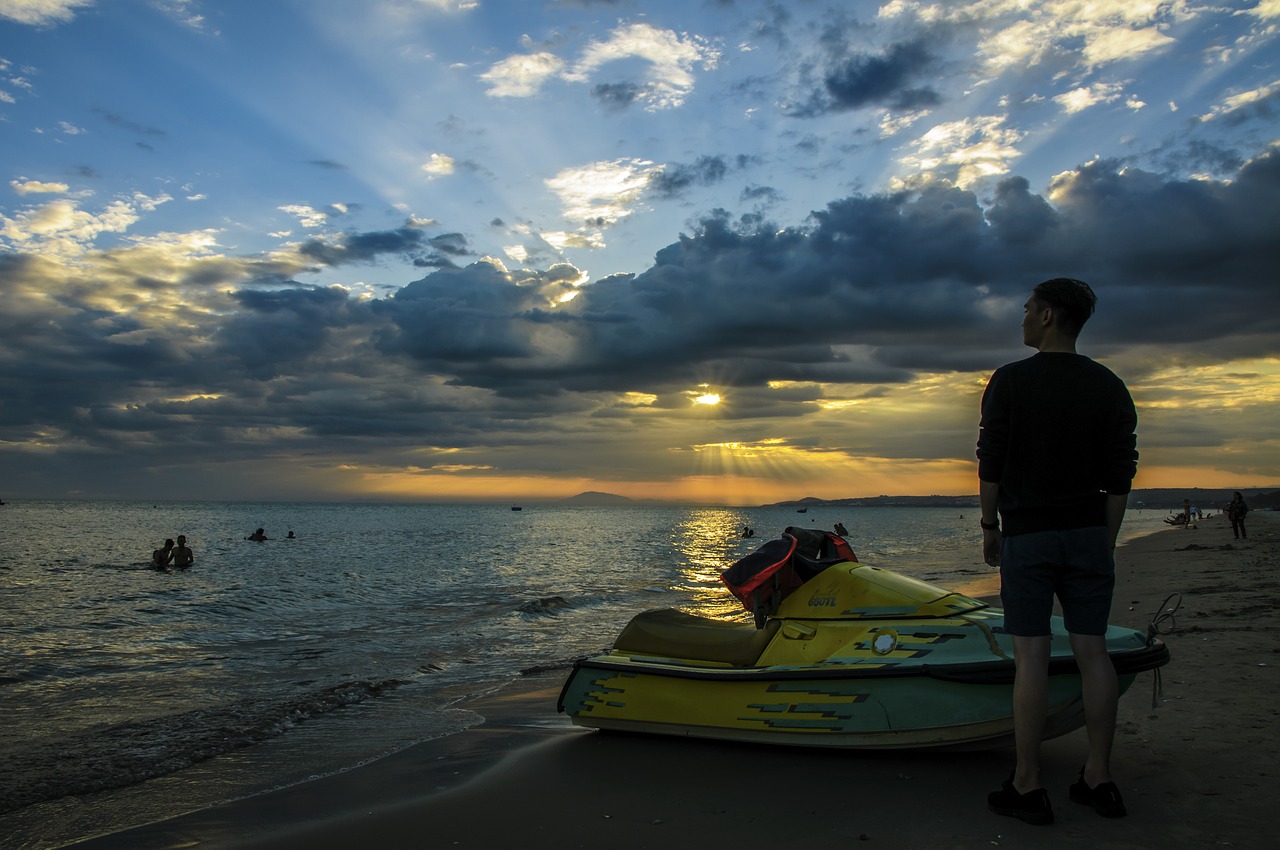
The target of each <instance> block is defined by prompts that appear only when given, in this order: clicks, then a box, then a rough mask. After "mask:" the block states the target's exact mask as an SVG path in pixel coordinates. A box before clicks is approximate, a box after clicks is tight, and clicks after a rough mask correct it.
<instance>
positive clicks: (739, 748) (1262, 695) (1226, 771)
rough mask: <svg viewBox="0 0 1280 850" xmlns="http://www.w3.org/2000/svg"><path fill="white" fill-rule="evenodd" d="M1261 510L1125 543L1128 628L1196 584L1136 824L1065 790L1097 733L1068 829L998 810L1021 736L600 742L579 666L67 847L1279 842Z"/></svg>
mask: <svg viewBox="0 0 1280 850" xmlns="http://www.w3.org/2000/svg"><path fill="white" fill-rule="evenodd" d="M1249 521H1250V526H1251V532H1252V533H1253V535H1254V536H1253V537H1252V538H1251V539H1250V540H1249V541H1248V542H1247V543H1246V542H1243V541H1242V542H1240V543H1237V542H1235V541H1233V540H1232V539H1231V532H1230V528H1229V526H1228V525H1227V523H1226V520H1225V518H1222V517H1210V518H1208V519H1206V520H1203V521H1201V522H1200V523H1198V525H1197V527H1193V528H1190V529H1181V528H1173V527H1170V528H1165V529H1158V530H1156V531H1154V532H1152V533H1150V534H1147V535H1145V536H1142V537H1138V538H1136V539H1133V540H1130V541H1128V542H1127V543H1125V544H1124V545H1122V546H1121V547H1120V548H1119V549H1118V550H1117V586H1116V595H1115V605H1114V607H1113V612H1112V617H1111V621H1112V622H1113V623H1116V624H1119V625H1125V626H1130V627H1134V628H1144V627H1145V626H1146V624H1147V621H1148V620H1149V619H1150V618H1151V617H1152V616H1154V615H1155V614H1156V613H1157V612H1159V611H1160V609H1161V606H1162V605H1164V604H1165V601H1166V599H1167V597H1168V596H1169V594H1171V593H1174V592H1178V593H1181V595H1182V602H1181V608H1180V609H1179V610H1178V612H1177V613H1176V615H1175V617H1174V620H1176V623H1177V628H1176V629H1175V630H1174V631H1173V632H1172V633H1170V634H1168V635H1166V636H1165V640H1166V642H1167V643H1168V644H1169V646H1170V650H1171V652H1172V655H1173V660H1172V662H1171V663H1170V665H1169V666H1168V667H1166V668H1165V669H1164V671H1163V676H1162V679H1163V697H1162V698H1161V699H1160V704H1159V708H1158V709H1156V710H1154V711H1153V710H1152V707H1151V706H1152V695H1153V688H1154V677H1153V675H1152V674H1149V673H1147V674H1142V675H1141V676H1140V677H1139V679H1138V681H1137V682H1136V683H1135V685H1134V687H1133V688H1132V689H1131V690H1130V692H1129V693H1128V694H1126V695H1125V696H1124V697H1123V698H1122V699H1121V703H1120V716H1119V723H1118V730H1117V737H1116V758H1115V773H1116V779H1117V782H1118V784H1119V785H1120V787H1121V789H1122V791H1123V792H1124V794H1125V798H1126V802H1127V803H1128V804H1129V809H1130V812H1131V814H1130V816H1129V817H1128V818H1125V819H1122V820H1117V821H1106V820H1103V819H1101V818H1098V817H1097V816H1096V815H1094V813H1093V812H1092V811H1091V810H1089V809H1087V808H1085V807H1081V806H1075V805H1073V804H1071V803H1070V802H1069V801H1068V800H1067V799H1066V787H1067V785H1069V784H1070V783H1071V782H1072V781H1073V780H1074V779H1075V772H1076V770H1077V769H1078V767H1079V765H1080V764H1081V763H1082V762H1083V754H1084V751H1085V740H1084V731H1083V730H1079V731H1077V732H1074V733H1071V734H1070V735H1066V736H1063V737H1062V738H1058V739H1055V740H1053V741H1049V742H1046V744H1045V745H1044V762H1045V768H1044V780H1045V783H1046V786H1047V787H1048V788H1049V790H1050V795H1051V797H1052V799H1053V802H1054V808H1055V812H1056V814H1057V816H1058V822H1057V823H1056V824H1055V825H1053V826H1050V827H1031V826H1028V825H1026V824H1022V823H1021V822H1018V821H1016V820H1014V819H1010V818H1001V817H998V816H996V815H993V814H990V813H989V812H987V811H986V807H985V794H986V792H987V791H989V790H992V789H994V788H995V787H997V786H998V785H999V783H1000V781H1001V779H1003V777H1004V775H1006V774H1007V771H1008V767H1009V764H1010V762H1011V759H1012V751H1011V750H1007V749H1004V750H991V751H983V752H978V753H964V754H941V753H933V752H928V751H906V752H901V751H900V752H876V753H869V752H850V751H835V750H821V749H810V748H798V747H782V746H768V745H747V744H738V743H733V742H717V741H703V740H696V739H683V738H667V737H662V736H641V735H619V734H601V733H598V732H593V731H589V730H584V729H578V728H576V727H573V726H571V725H570V724H569V722H568V721H567V719H566V718H564V717H563V715H557V714H556V712H555V699H556V695H557V693H558V690H559V687H560V685H561V684H562V682H563V679H564V676H565V675H566V673H567V670H563V671H552V672H549V673H542V674H539V675H537V676H533V677H528V678H526V679H523V680H521V681H519V682H517V683H514V684H513V685H512V686H510V687H509V688H507V689H506V690H504V691H501V692H498V693H496V694H493V695H490V696H489V697H486V698H482V699H479V700H476V701H474V702H472V703H467V704H465V705H464V706H462V707H463V708H467V709H470V710H473V711H475V712H477V713H478V714H480V715H482V716H483V717H484V718H485V721H484V722H483V723H482V724H481V725H478V726H474V727H472V728H470V729H467V730H466V731H464V732H461V733H458V734H455V735H449V736H446V737H444V738H439V739H435V740H432V741H427V742H424V743H420V744H416V745H414V746H412V747H409V748H407V749H405V750H402V751H400V752H398V753H395V754H392V755H390V756H387V757H385V758H382V759H379V760H377V761H375V762H372V763H370V764H367V765H364V766H361V767H357V768H354V769H352V770H348V771H346V772H343V773H340V774H336V775H333V776H329V777H324V778H320V779H316V780H312V781H308V782H306V783H303V784H300V785H295V786H292V787H289V788H284V789H281V790H278V791H274V792H271V793H268V794H262V795H258V796H254V797H249V798H246V799H243V800H238V801H235V802H231V803H226V804H222V805H218V806H214V807H211V808H208V809H202V810H200V811H196V812H192V813H189V814H186V815H182V816H179V817H176V818H172V819H169V820H165V821H161V822H158V823H154V824H150V825H147V826H142V827H137V828H133V829H128V830H124V831H121V832H115V833H112V834H109V835H105V836H102V837H99V838H95V839H90V840H88V841H83V842H81V843H78V844H74V845H68V846H75V847H77V848H85V850H115V848H131V850H132V848H139V849H140V850H146V848H171V847H178V846H190V845H193V844H198V845H199V846H201V847H205V848H261V850H283V848H295V847H296V848H302V847H306V848H318V850H327V848H335V850H336V848H339V847H344V846H348V845H350V844H351V843H353V842H356V843H359V842H363V843H368V844H373V845H376V846H379V847H411V846H418V845H419V844H421V843H425V842H428V841H429V842H430V843H431V844H432V845H433V846H434V845H439V846H460V847H494V846H506V845H509V844H512V843H515V842H516V841H518V842H519V843H520V844H521V845H522V846H525V847H535V848H536V847H544V846H545V847H552V846H555V847H558V848H559V847H566V846H568V847H577V846H597V845H598V844H601V843H603V844H607V845H608V846H611V847H635V848H641V847H684V846H689V847H692V846H695V845H698V846H701V845H703V844H705V843H708V842H721V841H723V842H726V843H731V842H733V841H735V840H736V839H742V840H746V839H749V838H756V839H759V838H761V837H764V838H766V839H771V838H777V839H787V838H791V839H794V838H795V837H796V836H803V837H804V838H805V839H807V840H811V839H817V840H819V841H823V840H828V841H866V842H870V844H869V846H876V847H893V848H897V847H902V848H914V847H921V848H924V847H929V848H964V849H965V850H967V849H968V848H978V847H991V846H993V845H998V846H1004V847H1047V848H1057V847H1063V848H1065V847H1068V846H1075V845H1076V844H1078V843H1079V842H1080V841H1081V840H1086V841H1089V842H1091V843H1093V844H1094V845H1095V846H1096V847H1097V848H1102V849H1103V850H1121V848H1124V849H1125V850H1127V848H1138V847H1144V848H1145V847H1150V846H1155V845H1157V844H1162V843H1165V842H1168V843H1169V844H1170V846H1214V845H1221V846H1233V847H1262V846H1271V845H1272V840H1273V836H1274V831H1275V822H1274V816H1273V814H1272V811H1273V809H1274V806H1273V805H1272V802H1271V801H1272V800H1274V799H1275V798H1276V797H1277V794H1278V793H1280V780H1277V778H1276V771H1275V770H1274V768H1273V767H1272V765H1271V761H1273V755H1272V754H1273V753H1274V738H1273V735H1272V731H1271V730H1272V729H1274V725H1275V721H1276V719H1277V715H1278V714H1280V711H1278V710H1277V708H1276V707H1275V705H1274V704H1273V700H1274V696H1275V695H1276V694H1277V693H1280V688H1277V685H1278V684H1280V682H1278V681H1277V675H1276V671H1277V665H1280V658H1277V654H1278V653H1280V627H1277V626H1276V625H1274V624H1273V623H1272V621H1271V618H1270V617H1269V616H1268V615H1269V614H1270V612H1271V611H1272V610H1274V609H1275V607H1276V603H1277V602H1280V581H1278V580H1277V569H1280V546H1278V545H1277V531H1280V517H1277V515H1276V514H1275V513H1273V512H1262V513H1259V512H1255V513H1252V514H1250V517H1249ZM976 545H977V543H976V541H975V547H976ZM1215 649H1216V650H1219V651H1218V652H1216V653H1215V652H1213V650H1215ZM926 814H927V817H924V816H922V815H926Z"/></svg>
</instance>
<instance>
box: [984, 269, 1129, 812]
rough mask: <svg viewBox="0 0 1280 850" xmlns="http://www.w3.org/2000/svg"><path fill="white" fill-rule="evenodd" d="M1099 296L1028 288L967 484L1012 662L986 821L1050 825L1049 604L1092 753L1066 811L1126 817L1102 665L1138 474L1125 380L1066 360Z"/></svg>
mask: <svg viewBox="0 0 1280 850" xmlns="http://www.w3.org/2000/svg"><path fill="white" fill-rule="evenodd" d="M1096 304H1097V296H1095V295H1094V293H1093V290H1092V289H1090V288H1089V285H1088V284H1086V283H1084V282H1083V281H1079V280H1074V279H1070V278H1056V279H1054V280H1048V281H1045V282H1043V283H1041V284H1039V285H1038V286H1036V288H1035V290H1034V292H1033V293H1032V295H1031V297H1030V298H1029V299H1027V303H1026V305H1025V315H1024V317H1023V320H1022V341H1023V343H1024V344H1025V345H1027V346H1030V347H1031V348H1034V349H1036V351H1037V353H1036V354H1034V355H1033V356H1031V357H1029V358H1027V359H1025V360H1020V361H1017V362H1016V363H1010V364H1007V365H1005V366H1001V367H1000V368H999V369H997V370H996V372H995V374H993V375H992V376H991V380H990V382H989V383H988V384H987V389H986V391H985V392H984V393H983V396H982V422H981V428H980V436H979V438H978V479H979V481H978V484H979V491H978V492H979V496H980V501H981V503H982V515H981V518H980V520H979V525H981V527H982V552H983V558H984V559H985V560H986V562H987V563H988V564H990V565H991V566H998V567H999V568H1000V597H1001V601H1002V603H1003V605H1004V613H1005V628H1006V630H1007V631H1008V632H1009V633H1010V634H1011V635H1012V636H1013V648H1014V658H1015V662H1016V666H1015V672H1014V684H1013V727H1014V744H1015V751H1016V757H1017V764H1016V767H1015V768H1014V771H1013V773H1012V774H1011V775H1010V776H1009V778H1008V779H1007V780H1006V781H1005V782H1004V784H1003V786H1001V788H1000V790H999V791H993V792H992V793H991V794H990V795H988V797H987V808H988V809H990V810H991V811H993V812H995V813H996V814H1000V815H1009V816H1012V817H1016V818H1018V819H1020V820H1022V821H1024V822H1026V823H1032V824H1047V823H1052V822H1053V807H1052V805H1051V803H1050V802H1049V795H1048V793H1047V792H1046V791H1045V789H1044V788H1043V787H1042V786H1041V784H1040V740H1041V738H1042V737H1043V736H1044V726H1045V716H1046V713H1047V709H1048V700H1049V660H1050V657H1051V655H1052V641H1053V638H1052V637H1051V620H1050V617H1051V614H1052V612H1053V603H1054V596H1055V595H1056V596H1057V597H1058V600H1059V601H1060V602H1061V604H1062V610H1063V619H1064V620H1065V623H1066V628H1067V632H1068V636H1069V637H1070V642H1071V650H1072V653H1073V654H1074V656H1075V660H1076V664H1077V666H1078V667H1079V670H1080V680H1081V688H1082V691H1083V704H1084V714H1085V725H1086V726H1087V727H1088V732H1089V736H1088V738H1089V753H1088V757H1087V759H1086V761H1085V764H1084V767H1083V768H1081V770H1080V779H1079V781H1078V782H1076V783H1075V784H1073V785H1072V786H1071V788H1070V798H1071V800H1072V801H1074V802H1077V803H1081V804H1084V805H1089V806H1092V807H1093V809H1094V810H1095V811H1096V812H1097V813H1098V814H1099V815H1102V816H1104V817H1120V816H1122V815H1124V814H1125V807H1124V802H1123V800H1122V799H1121V796H1120V791H1119V789H1118V788H1117V787H1116V784H1115V782H1113V781H1112V778H1111V748H1112V744H1113V742H1114V740H1115V728H1116V708H1117V702H1118V700H1119V688H1118V683H1117V679H1116V671H1115V667H1114V666H1113V664H1112V663H1111V659H1110V657H1109V656H1108V655H1107V644H1106V631H1107V620H1108V619H1110V615H1111V597H1112V594H1113V592H1114V590H1115V553H1114V551H1113V550H1114V549H1115V545H1116V538H1117V536H1118V535H1119V533H1120V524H1121V523H1122V522H1123V520H1124V513H1125V508H1126V506H1127V504H1128V499H1129V492H1130V488H1131V487H1132V483H1133V477H1134V474H1135V473H1136V472H1137V464H1138V452H1137V450H1136V448H1135V446H1136V442H1137V441H1136V437H1135V431H1136V429H1137V423H1138V417H1137V413H1136V411H1135V410H1134V406H1133V399H1132V397H1131V396H1130V395H1129V390H1128V388H1127V387H1125V385H1124V382H1123V381H1121V380H1120V378H1118V377H1117V376H1116V375H1115V374H1114V373H1112V372H1111V370H1109V369H1107V368H1106V367H1105V366H1102V365H1101V364H1099V363H1096V362H1094V361H1093V360H1091V359H1089V358H1088V357H1085V356H1084V355H1081V354H1078V353H1077V352H1076V338H1077V337H1078V336H1079V334H1080V330H1081V328H1083V327H1084V324H1085V322H1086V321H1088V319H1089V317H1090V316H1091V315H1092V314H1093V310H1094V306H1095V305H1096Z"/></svg>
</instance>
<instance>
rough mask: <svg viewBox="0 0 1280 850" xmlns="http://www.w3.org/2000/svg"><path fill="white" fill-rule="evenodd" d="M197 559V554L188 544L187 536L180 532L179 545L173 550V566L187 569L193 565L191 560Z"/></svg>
mask: <svg viewBox="0 0 1280 850" xmlns="http://www.w3.org/2000/svg"><path fill="white" fill-rule="evenodd" d="M195 559H196V556H195V554H194V553H193V552H192V551H191V547H190V546H188V545H187V538H186V537H185V536H184V535H181V534H179V535H178V546H177V548H176V549H174V550H173V566H174V567H175V568H177V569H180V570H185V569H186V568H187V567H189V566H191V562H192V561H194V560H195Z"/></svg>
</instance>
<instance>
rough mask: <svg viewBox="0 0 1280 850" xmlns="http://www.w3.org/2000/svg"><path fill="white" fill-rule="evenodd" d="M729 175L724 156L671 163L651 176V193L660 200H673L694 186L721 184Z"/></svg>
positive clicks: (703, 157)
mask: <svg viewBox="0 0 1280 850" xmlns="http://www.w3.org/2000/svg"><path fill="white" fill-rule="evenodd" d="M728 173H729V165H728V163H727V162H726V161H725V158H724V157H722V156H702V157H699V158H698V160H697V161H696V162H693V163H688V164H683V163H669V164H667V165H666V166H664V167H663V168H662V169H661V170H659V171H656V172H653V173H652V174H651V175H650V178H649V191H650V192H652V193H653V194H654V195H656V196H657V197H660V198H672V197H675V196H677V195H679V194H681V193H682V192H684V191H685V190H686V189H689V188H691V187H693V186H711V185H714V184H716V183H719V182H720V181H722V180H724V178H725V175H726V174H728Z"/></svg>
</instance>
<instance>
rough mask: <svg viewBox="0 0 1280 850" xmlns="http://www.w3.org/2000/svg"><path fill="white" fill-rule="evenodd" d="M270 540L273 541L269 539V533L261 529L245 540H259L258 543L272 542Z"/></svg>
mask: <svg viewBox="0 0 1280 850" xmlns="http://www.w3.org/2000/svg"><path fill="white" fill-rule="evenodd" d="M270 539H271V538H270V537H267V532H266V531H265V530H263V529H261V528H259V529H258V530H257V531H255V532H254V533H253V534H250V535H249V536H248V537H246V538H245V540H257V541H263V540H270Z"/></svg>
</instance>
